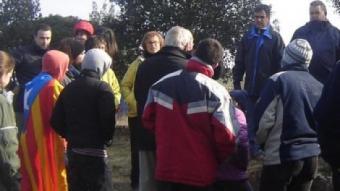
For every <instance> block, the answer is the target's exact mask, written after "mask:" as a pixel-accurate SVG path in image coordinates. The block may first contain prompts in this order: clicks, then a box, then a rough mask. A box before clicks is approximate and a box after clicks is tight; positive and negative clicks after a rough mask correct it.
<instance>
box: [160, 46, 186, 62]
mask: <svg viewBox="0 0 340 191" xmlns="http://www.w3.org/2000/svg"><path fill="white" fill-rule="evenodd" d="M158 54H171V55H174V56H178V57H182V58H186V59H189V58H191V55H190V54H188V53H187V52H185V51H183V50H181V49H180V48H178V47H174V46H164V47H163V48H162V49H161V50H160V51H159V52H157V53H156V54H155V55H158Z"/></svg>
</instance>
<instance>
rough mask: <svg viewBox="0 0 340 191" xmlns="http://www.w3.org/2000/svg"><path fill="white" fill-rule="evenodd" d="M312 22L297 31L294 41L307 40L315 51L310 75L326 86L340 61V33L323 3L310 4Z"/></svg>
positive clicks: (314, 2) (310, 66)
mask: <svg viewBox="0 0 340 191" xmlns="http://www.w3.org/2000/svg"><path fill="white" fill-rule="evenodd" d="M309 11H310V13H309V14H310V21H309V22H308V23H307V24H306V25H304V26H302V27H300V28H299V29H297V30H296V31H295V33H294V35H293V38H292V40H294V39H297V38H302V39H306V40H307V41H308V42H309V44H310V45H311V46H312V49H313V52H314V54H313V57H312V61H311V63H310V65H309V71H310V73H311V74H312V75H313V76H314V77H315V78H316V79H317V80H319V81H320V82H321V83H323V84H325V82H326V81H327V79H328V76H329V74H330V72H331V71H332V69H333V67H334V65H335V63H336V61H337V60H339V59H340V31H339V29H338V28H336V27H334V26H333V25H332V24H331V23H330V22H329V21H328V19H327V9H326V6H325V4H324V3H323V2H322V1H318V0H317V1H313V2H311V4H310V8H309Z"/></svg>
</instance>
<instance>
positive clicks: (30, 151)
mask: <svg viewBox="0 0 340 191" xmlns="http://www.w3.org/2000/svg"><path fill="white" fill-rule="evenodd" d="M68 63H69V58H68V56H67V55H66V54H64V53H63V52H60V51H57V50H51V51H48V52H46V54H45V55H44V56H43V63H42V72H41V73H40V74H39V75H38V76H36V77H35V78H33V80H32V81H30V82H28V83H27V84H26V85H25V95H24V127H23V129H22V130H21V134H20V147H19V156H20V158H21V171H20V172H21V175H22V179H21V190H50V191H66V190H67V189H68V188H67V181H66V168H65V164H64V153H65V146H64V140H63V139H62V138H61V137H60V136H59V135H58V134H57V133H56V132H55V131H54V130H53V129H52V127H51V125H50V123H49V120H50V118H51V114H52V109H53V107H54V104H55V102H56V100H57V98H58V96H59V94H60V92H61V90H62V88H63V86H62V85H61V84H60V83H59V80H62V79H63V77H64V76H65V72H66V69H67V67H68ZM31 172H34V173H31Z"/></svg>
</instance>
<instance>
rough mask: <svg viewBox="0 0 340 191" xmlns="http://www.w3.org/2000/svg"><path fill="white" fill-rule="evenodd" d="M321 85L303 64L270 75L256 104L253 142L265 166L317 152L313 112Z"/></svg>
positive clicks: (313, 154)
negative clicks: (257, 146) (262, 150)
mask: <svg viewBox="0 0 340 191" xmlns="http://www.w3.org/2000/svg"><path fill="white" fill-rule="evenodd" d="M321 91H322V84H321V83H320V82H318V81H317V80H316V79H315V78H314V77H313V76H312V75H310V74H309V72H308V69H307V67H306V66H302V65H298V64H293V65H288V66H286V67H285V68H283V71H282V72H279V73H276V74H274V75H273V76H271V77H270V79H269V80H268V81H267V84H266V86H265V87H264V89H263V91H262V93H261V96H260V98H259V101H258V103H257V104H256V106H255V116H254V117H255V129H256V141H257V143H258V144H259V145H261V146H262V147H263V148H264V152H265V158H264V164H265V165H276V164H281V163H282V162H287V161H294V160H299V159H303V158H306V157H311V156H317V155H318V154H319V153H320V147H319V143H318V136H317V131H316V123H315V120H314V118H313V111H314V107H315V105H316V103H317V102H318V100H319V98H320V95H321Z"/></svg>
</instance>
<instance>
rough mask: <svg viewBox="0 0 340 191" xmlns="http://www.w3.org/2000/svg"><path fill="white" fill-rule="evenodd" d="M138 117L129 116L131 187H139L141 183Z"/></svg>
mask: <svg viewBox="0 0 340 191" xmlns="http://www.w3.org/2000/svg"><path fill="white" fill-rule="evenodd" d="M137 120H138V118H137V117H129V118H128V122H129V129H130V145H131V174H130V180H131V187H132V188H138V184H139V156H138V153H139V151H138V147H137V129H136V127H137V123H138V122H137Z"/></svg>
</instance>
